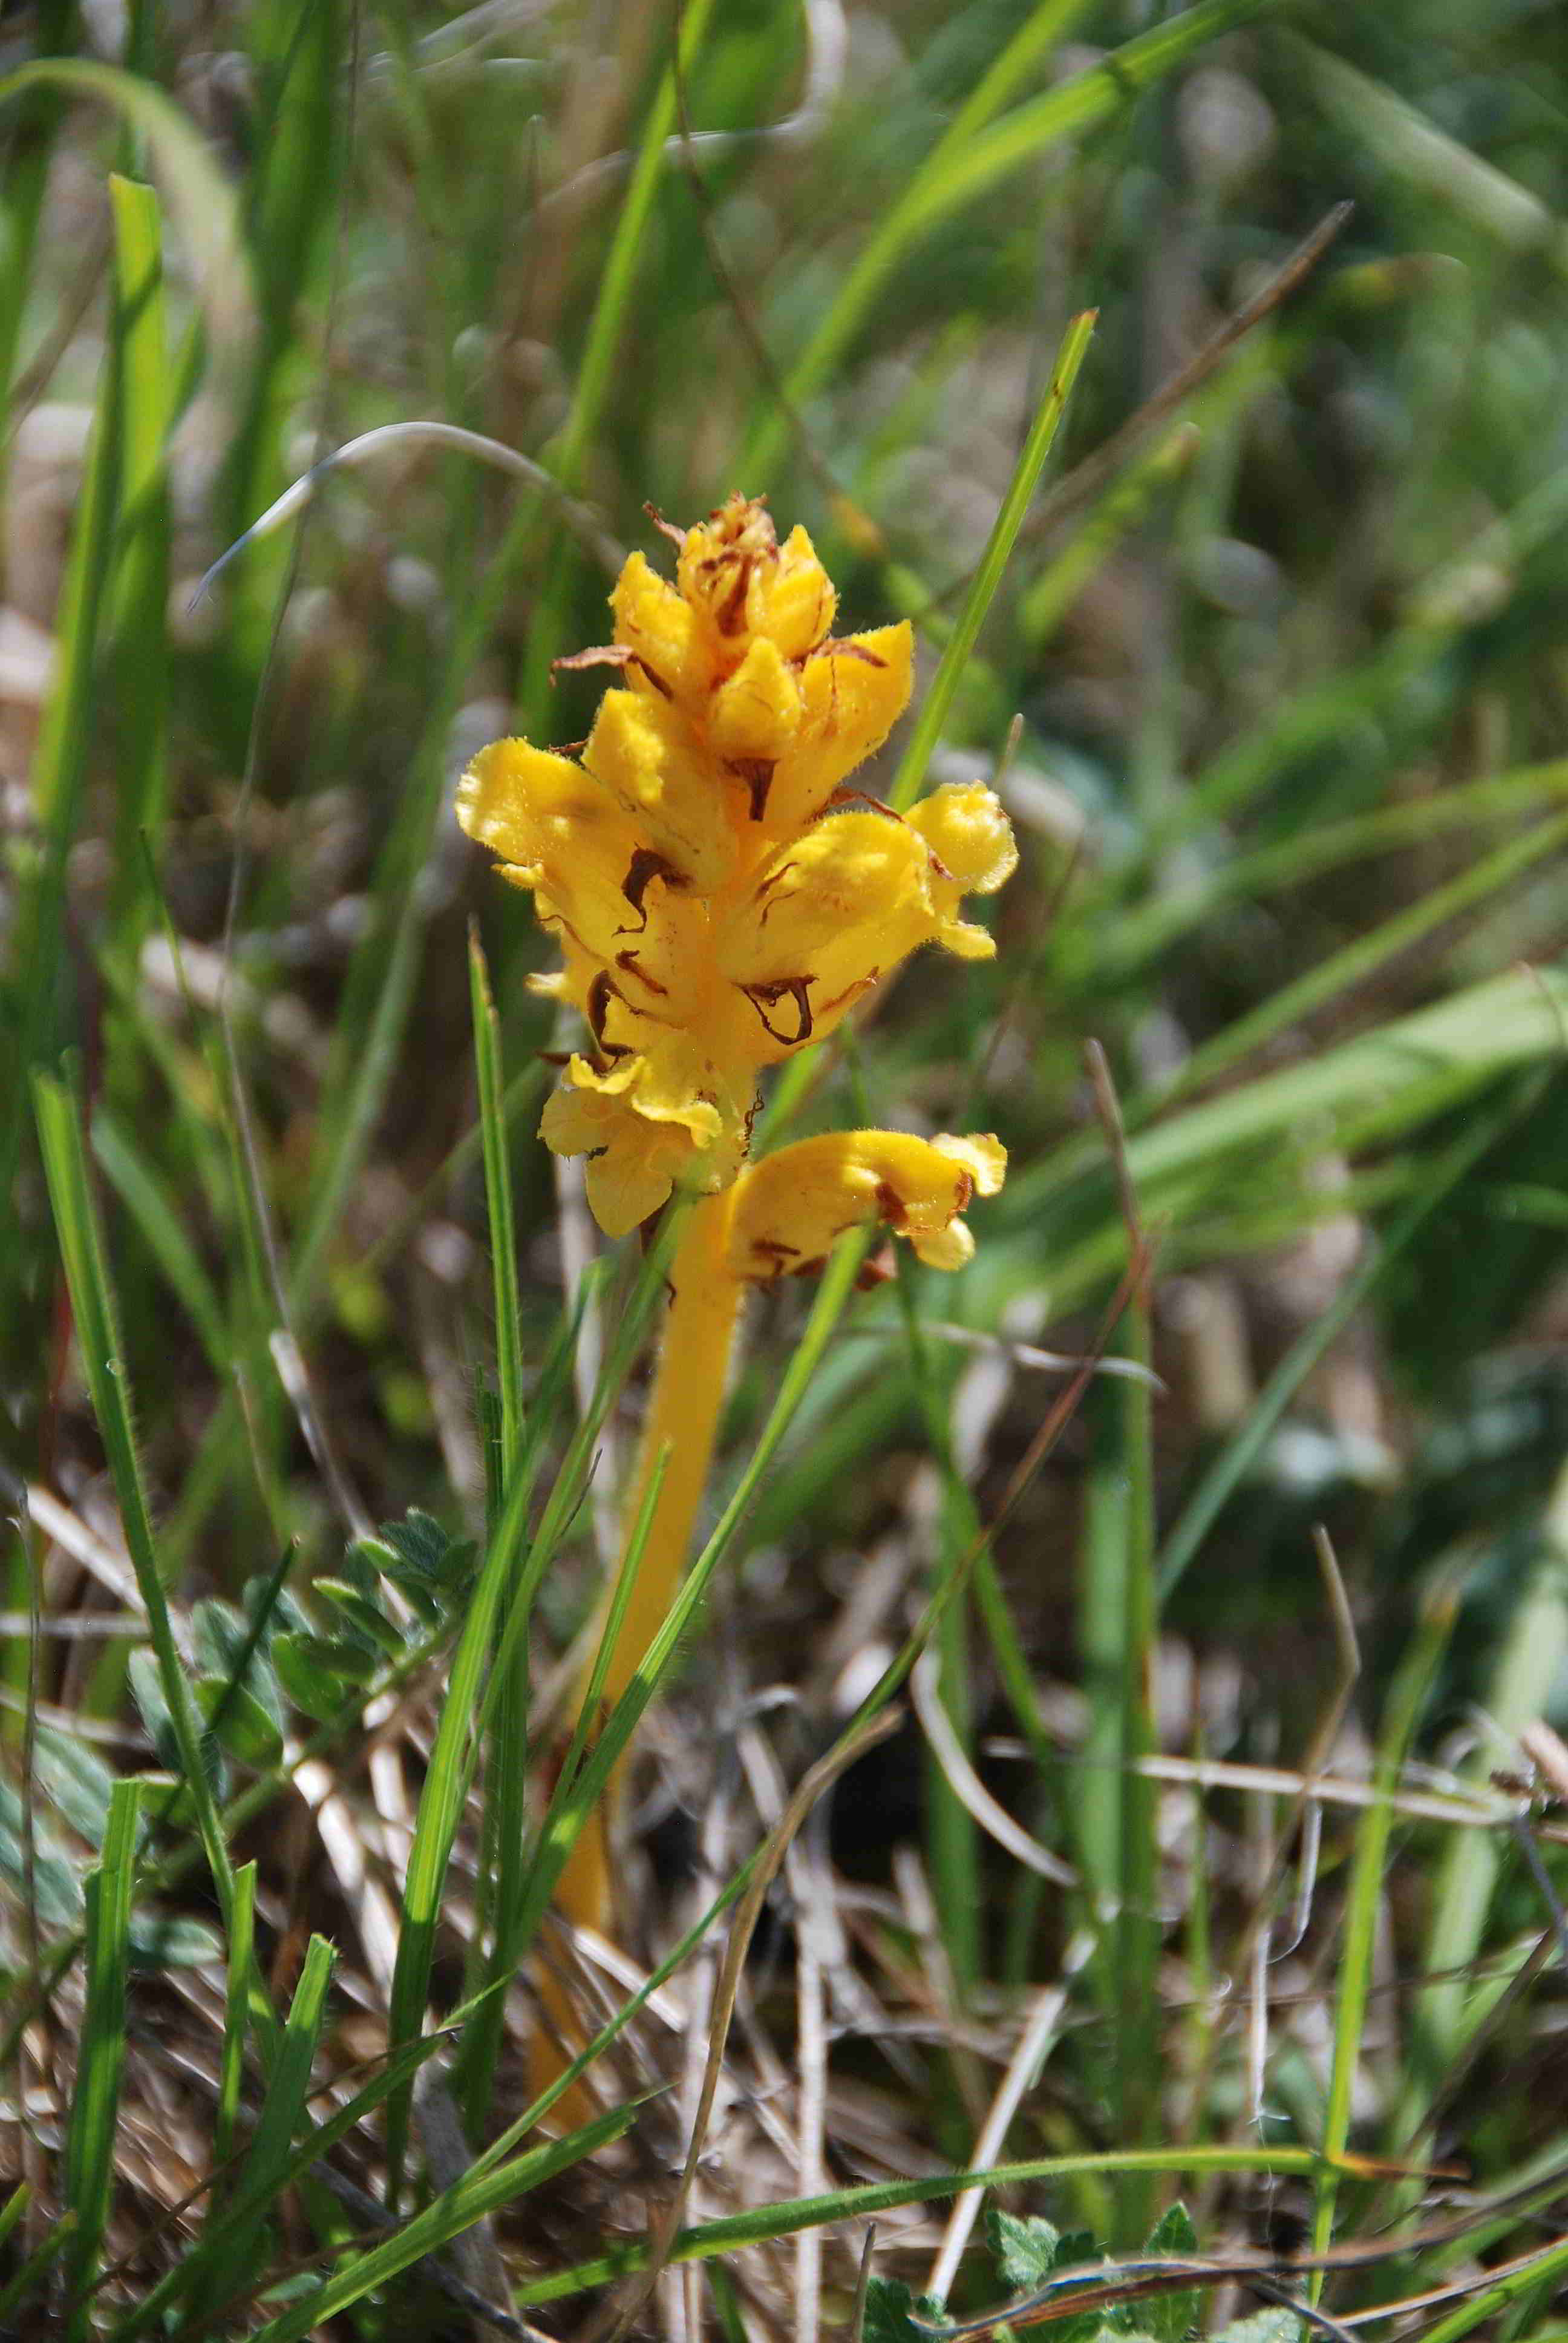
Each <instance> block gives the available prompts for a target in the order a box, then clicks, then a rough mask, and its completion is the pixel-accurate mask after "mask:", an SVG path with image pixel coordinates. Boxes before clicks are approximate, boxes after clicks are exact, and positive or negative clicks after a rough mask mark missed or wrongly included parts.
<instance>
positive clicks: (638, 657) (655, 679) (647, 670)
mask: <svg viewBox="0 0 1568 2343" xmlns="http://www.w3.org/2000/svg"><path fill="white" fill-rule="evenodd" d="M627 665H628V667H637V668H640V669H642V672H643V674H644V675H645V676H646V677H647V679H648V682H649V683H651V684H652V686H653V688H654V689H655V691H657V692H658V695H659V697H660V698H661V699H674V698H675V688H674V686H673V685H672V684H668V683H666V681H665V679H664V678H663V676H661V675H660V674H659V672H658V669H657V668H651V667H649V665H648V661H647V660H646V659H644V658H643V656H642V653H641V652H640V651H634V652H633V653H632V655H631V658H630V659H628V661H627Z"/></svg>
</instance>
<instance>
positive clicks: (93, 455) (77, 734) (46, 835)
mask: <svg viewBox="0 0 1568 2343" xmlns="http://www.w3.org/2000/svg"><path fill="white" fill-rule="evenodd" d="M3 88H4V85H3V84H0V90H3ZM120 377H121V339H120V336H119V334H118V333H117V332H116V333H112V334H111V335H110V337H109V342H108V347H107V349H106V353H105V357H104V364H103V370H102V374H101V377H100V384H99V392H98V407H97V412H96V415H95V418H94V423H93V435H92V440H91V443H90V446H89V448H88V454H87V466H86V473H85V478H84V479H83V483H82V494H81V498H80V501H79V503H78V505H77V508H76V517H75V528H73V530H72V533H71V550H70V553H69V556H68V558H67V560H66V565H65V579H64V582H63V584H62V586H61V589H60V599H59V606H58V608H57V610H56V612H55V639H56V644H57V651H56V665H55V684H54V689H53V691H52V692H51V694H50V697H49V699H48V701H47V703H46V704H45V711H44V721H43V726H42V729H41V730H40V732H39V736H38V745H37V749H36V752H35V756H34V759H33V776H32V779H33V811H34V820H35V825H36V828H37V830H38V834H39V838H40V840H41V841H42V844H41V850H40V854H39V860H38V862H37V865H36V867H35V870H34V871H33V873H32V876H31V881H30V883H29V884H27V885H26V886H25V888H24V890H23V891H22V896H21V901H20V904H19V907H18V910H17V929H18V933H17V942H16V952H15V968H16V970H17V971H18V977H17V991H18V994H19V996H20V1009H19V1012H18V1013H17V1015H16V1017H15V1023H14V1027H13V1031H12V1032H11V1033H10V1034H8V1035H7V1036H5V1069H4V1073H5V1078H4V1081H3V1082H0V1195H5V1196H8V1195H10V1194H11V1193H12V1191H13V1186H14V1182H15V1173H16V1168H17V1164H18V1162H19V1161H20V1159H21V1151H22V1144H23V1127H24V1120H25V1114H26V1111H27V1110H26V1077H27V1075H28V1074H29V1073H30V1072H31V1071H32V1070H33V1068H34V1067H35V1066H36V1065H37V1064H39V1063H40V1062H41V1061H43V1060H45V1058H47V1057H49V1056H50V1055H52V1054H53V1050H54V1041H53V1032H54V1027H55V1011H56V1001H55V994H56V990H57V988H58V985H59V982H60V971H61V968H62V965H63V961H62V954H63V950H64V942H65V877H66V867H67V861H68V858H69V855H70V851H71V848H72V846H73V844H74V843H75V834H76V828H77V824H78V821H79V820H80V815H81V806H82V799H83V794H84V791H85V784H86V768H87V751H88V747H89V742H90V739H91V732H92V725H93V714H94V708H95V676H96V669H97V658H98V638H99V628H100V624H101V619H102V614H103V608H104V602H105V597H106V578H107V575H108V568H109V546H110V542H111V538H112V533H113V529H114V524H115V510H116V482H117V476H118V468H119V466H118V455H119V410H120ZM6 1255H7V1257H6V1258H5V1259H3V1260H0V1305H5V1306H6V1307H8V1304H9V1298H10V1297H9V1295H8V1293H7V1292H5V1285H4V1281H8V1280H9V1278H10V1277H11V1276H13V1275H14V1274H15V1271H16V1268H17V1266H18V1264H17V1263H16V1262H15V1260H14V1259H12V1258H10V1257H9V1255H10V1249H9V1248H7V1249H6Z"/></svg>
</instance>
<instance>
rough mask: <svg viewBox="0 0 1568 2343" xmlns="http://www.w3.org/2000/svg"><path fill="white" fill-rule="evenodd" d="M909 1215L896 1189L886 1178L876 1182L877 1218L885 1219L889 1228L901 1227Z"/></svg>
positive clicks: (907, 1208)
mask: <svg viewBox="0 0 1568 2343" xmlns="http://www.w3.org/2000/svg"><path fill="white" fill-rule="evenodd" d="M908 1217H909V1207H908V1205H907V1204H906V1203H905V1202H904V1200H903V1198H902V1197H901V1196H900V1193H899V1192H898V1190H897V1189H896V1188H894V1187H890V1185H889V1183H888V1182H887V1181H886V1180H879V1181H878V1182H877V1218H878V1219H879V1221H886V1222H887V1224H888V1226H889V1227H890V1229H901V1228H902V1227H903V1225H904V1222H905V1221H906V1220H907V1219H908Z"/></svg>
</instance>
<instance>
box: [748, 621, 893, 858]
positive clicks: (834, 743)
mask: <svg viewBox="0 0 1568 2343" xmlns="http://www.w3.org/2000/svg"><path fill="white" fill-rule="evenodd" d="M913 679H914V637H913V635H912V633H911V631H910V628H909V626H908V624H907V623H905V624H902V625H900V626H897V627H876V628H872V629H871V630H870V631H869V632H868V633H866V634H861V635H850V636H849V637H847V638H846V639H844V640H842V641H835V642H830V643H824V644H823V645H822V646H821V648H820V649H819V650H817V651H815V652H814V653H813V654H812V655H811V657H809V659H807V660H806V663H805V665H804V666H803V667H802V668H801V669H800V706H801V714H800V719H799V726H798V728H797V729H796V731H795V735H794V739H793V740H792V742H790V743H789V744H788V745H786V746H785V747H784V748H783V749H782V752H781V755H780V759H779V768H778V770H777V771H776V772H775V774H774V775H773V780H772V786H771V788H770V789H769V797H768V810H767V816H766V827H767V831H768V834H769V837H772V838H787V837H790V836H792V835H793V834H794V832H795V831H796V830H801V829H804V827H805V825H806V824H807V823H808V822H809V821H811V820H814V819H815V818H816V816H817V815H818V814H819V813H820V812H821V810H822V809H823V807H824V806H825V805H826V804H827V803H828V800H829V798H830V797H831V796H832V794H833V792H834V790H835V789H837V788H838V787H839V784H840V782H842V781H844V780H845V779H848V777H849V774H851V773H852V772H853V771H854V770H855V768H856V767H857V766H858V765H863V764H864V763H865V761H866V759H867V758H868V757H869V756H871V755H872V754H873V753H874V752H875V751H876V750H877V749H879V748H880V747H881V745H882V743H883V741H884V740H885V739H887V737H888V735H889V733H890V731H891V730H892V729H893V727H894V725H895V724H896V723H897V722H898V720H899V719H900V716H901V715H902V714H903V712H904V709H905V708H906V706H907V705H908V703H909V697H910V687H911V685H912V682H913Z"/></svg>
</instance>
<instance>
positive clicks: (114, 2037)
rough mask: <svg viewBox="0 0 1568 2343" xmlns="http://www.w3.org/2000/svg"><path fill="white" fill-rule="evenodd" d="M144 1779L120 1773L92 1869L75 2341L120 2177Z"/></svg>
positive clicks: (71, 2163)
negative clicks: (134, 1886) (128, 1984)
mask: <svg viewBox="0 0 1568 2343" xmlns="http://www.w3.org/2000/svg"><path fill="white" fill-rule="evenodd" d="M141 1793H142V1785H141V1783H140V1782H139V1781H138V1780H136V1777H135V1775H130V1776H128V1777H126V1778H124V1779H122V1780H120V1781H117V1782H116V1784H115V1785H114V1788H113V1790H112V1791H111V1793H110V1795H109V1815H108V1822H107V1824H106V1827H105V1831H104V1845H103V1852H102V1855H101V1856H100V1859H99V1861H98V1863H97V1864H96V1865H95V1868H94V1869H93V1870H92V1871H90V1872H89V1873H88V1875H87V1880H86V1896H87V1920H86V1937H87V1979H86V2001H85V2006H84V2009H83V2013H82V2036H81V2048H80V2051H79V2053H78V2056H77V2063H76V2091H75V2101H74V2103H73V2105H72V2108H71V2132H70V2138H69V2141H68V2143H67V2146H66V2150H65V2202H66V2205H67V2207H69V2209H70V2210H71V2212H72V2213H73V2214H74V2215H75V2227H74V2229H73V2232H72V2236H71V2250H70V2257H69V2260H68V2263H67V2266H66V2267H67V2273H68V2278H69V2283H70V2287H71V2291H72V2293H73V2295H74V2296H75V2303H74V2307H73V2308H72V2311H71V2316H70V2323H69V2326H68V2327H67V2329H66V2333H67V2337H68V2338H69V2343H78V2338H81V2337H84V2336H85V2335H86V2334H87V2333H88V2331H89V2322H90V2312H89V2309H88V2305H87V2302H86V2300H85V2289H86V2288H87V2287H88V2286H89V2285H90V2284H91V2282H92V2278H93V2271H94V2268H95V2264H96V2261H97V2258H98V2250H99V2247H101V2245H102V2244H103V2239H104V2232H105V2230H106V2227H108V2219H109V2198H110V2193H111V2190H112V2189H113V2187H114V2178H115V2135H116V2127H117V2125H118V2121H119V2107H120V2077H121V2076H122V2074H123V2072H124V2070H125V2062H126V1976H127V1974H128V1971H129V1966H130V1938H131V1880H132V1875H133V1873H134V1871H135V1867H136V1829H137V1823H138V1820H139V1815H140V1806H141Z"/></svg>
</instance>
